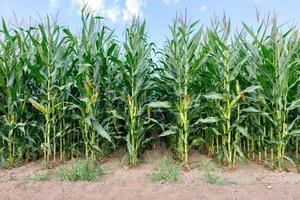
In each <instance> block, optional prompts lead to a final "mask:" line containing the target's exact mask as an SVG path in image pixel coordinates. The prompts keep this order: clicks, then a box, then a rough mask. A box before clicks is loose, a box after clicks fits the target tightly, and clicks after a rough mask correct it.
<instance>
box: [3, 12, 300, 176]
mask: <svg viewBox="0 0 300 200" xmlns="http://www.w3.org/2000/svg"><path fill="white" fill-rule="evenodd" d="M257 19H258V20H257V24H256V25H254V26H249V25H247V24H246V23H243V24H242V29H241V30H238V31H232V27H231V22H230V19H229V18H227V17H226V16H224V17H223V18H217V17H215V18H213V19H212V20H211V25H209V26H206V27H204V26H201V24H200V22H198V21H196V22H190V21H189V20H188V17H187V15H186V14H185V15H180V16H177V17H176V18H175V19H174V21H173V23H172V24H171V25H170V27H169V28H170V33H171V34H170V37H168V38H167V39H166V42H165V43H164V45H163V47H162V48H161V49H159V48H158V47H157V46H155V44H153V43H152V42H151V41H149V38H148V36H147V26H146V22H145V21H142V20H140V19H139V18H136V19H133V20H132V22H131V23H130V24H129V25H128V27H127V28H126V31H125V33H124V36H125V37H124V40H121V41H119V40H118V38H116V37H115V35H114V31H112V30H111V29H110V28H109V27H107V26H105V24H103V22H104V19H103V18H102V17H99V16H94V15H93V14H92V13H88V12H86V11H85V9H83V11H82V17H81V22H82V26H81V29H80V31H79V32H78V34H75V33H74V32H72V31H71V29H69V28H68V27H66V26H62V25H60V24H58V23H57V22H56V21H55V20H54V21H52V20H50V18H49V17H46V18H45V19H44V20H42V22H39V23H37V24H31V25H30V26H29V27H25V26H24V27H23V26H10V25H8V24H7V23H6V20H5V19H2V22H1V26H0V166H5V167H14V166H16V165H19V164H21V163H22V162H23V161H27V162H28V161H32V160H37V159H43V160H44V164H45V165H46V166H47V167H49V166H51V165H55V164H57V163H63V162H64V161H66V160H68V159H72V158H78V157H85V158H86V159H87V160H88V161H86V162H87V163H83V161H82V162H81V161H80V162H79V161H78V163H74V170H73V171H72V172H69V171H67V170H62V171H64V172H65V173H62V174H64V175H62V176H63V177H66V178H65V179H70V180H77V179H93V178H94V177H95V176H96V175H97V174H98V172H99V171H101V170H96V169H95V168H94V167H95V164H94V161H97V160H99V157H100V156H103V155H107V154H109V153H110V152H112V151H114V150H116V149H122V148H124V147H126V150H127V152H126V159H127V161H128V164H130V165H136V164H138V163H139V161H140V160H141V159H142V158H143V152H144V150H146V149H147V148H150V147H151V144H152V143H151V142H152V141H154V139H155V140H156V141H157V140H159V139H161V141H163V142H165V143H166V146H167V147H169V149H170V151H171V152H172V153H174V158H176V159H177V160H178V161H182V162H183V163H184V166H185V168H186V169H190V165H189V159H188V156H189V152H190V150H191V149H197V150H199V151H200V152H201V153H203V154H207V155H208V156H210V157H213V158H216V159H217V160H218V161H220V163H222V164H223V165H225V166H227V167H229V168H234V167H235V166H236V161H237V160H242V161H246V160H256V161H259V162H266V163H267V165H268V166H272V167H273V168H278V169H280V170H287V169H288V167H290V166H296V167H297V168H298V169H299V163H300V157H299V150H300V147H299V141H300V40H299V33H298V29H297V27H294V26H291V25H286V24H284V25H281V24H278V22H277V18H276V16H273V17H270V18H263V19H260V17H259V16H257ZM154 137H157V138H154ZM89 160H92V161H93V162H92V161H89ZM168 162H171V161H170V160H168V159H165V160H163V161H162V166H163V165H164V164H166V163H168ZM75 165H76V166H75ZM163 167H169V166H166V165H165V166H163ZM76 168H79V171H78V173H79V174H78V173H77V170H76ZM93 168H94V170H96V172H95V173H96V174H90V173H94V172H91V171H90V170H92V169H93ZM166 169H168V168H166ZM170 170H171V171H172V173H174V174H171V175H168V174H164V172H163V171H164V170H162V174H157V175H155V176H156V177H157V179H160V177H161V179H162V180H165V179H172V177H176V173H178V171H177V170H178V169H177V167H174V168H172V169H170ZM158 171H160V170H158ZM168 176H170V177H171V178H169V177H168ZM207 178H208V179H209V180H212V182H218V181H219V178H217V177H215V176H213V175H212V174H207Z"/></svg>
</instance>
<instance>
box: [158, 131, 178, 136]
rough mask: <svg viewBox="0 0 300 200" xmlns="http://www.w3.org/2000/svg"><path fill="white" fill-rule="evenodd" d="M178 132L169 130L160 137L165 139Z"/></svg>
mask: <svg viewBox="0 0 300 200" xmlns="http://www.w3.org/2000/svg"><path fill="white" fill-rule="evenodd" d="M175 133H176V132H175V131H173V130H167V131H165V132H163V133H162V134H160V135H159V137H164V136H168V135H173V134H175Z"/></svg>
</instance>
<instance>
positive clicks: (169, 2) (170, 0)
mask: <svg viewBox="0 0 300 200" xmlns="http://www.w3.org/2000/svg"><path fill="white" fill-rule="evenodd" d="M163 1H164V2H165V3H166V4H168V5H171V4H173V3H178V2H179V0H163Z"/></svg>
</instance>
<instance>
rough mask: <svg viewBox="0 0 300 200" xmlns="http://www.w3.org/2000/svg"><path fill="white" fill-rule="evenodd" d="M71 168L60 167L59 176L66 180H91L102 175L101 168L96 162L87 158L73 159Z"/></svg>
mask: <svg viewBox="0 0 300 200" xmlns="http://www.w3.org/2000/svg"><path fill="white" fill-rule="evenodd" d="M72 164H73V165H72V170H68V169H66V168H65V167H61V168H60V170H59V178H60V179H61V180H68V181H78V180H82V181H92V180H96V179H97V178H98V177H99V176H101V175H103V174H104V172H103V169H102V167H101V166H100V165H99V163H98V162H96V161H94V160H91V159H87V160H73V163H72Z"/></svg>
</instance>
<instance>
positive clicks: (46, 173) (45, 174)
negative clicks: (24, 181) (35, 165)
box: [30, 170, 51, 181]
mask: <svg viewBox="0 0 300 200" xmlns="http://www.w3.org/2000/svg"><path fill="white" fill-rule="evenodd" d="M50 175H51V171H50V170H42V171H39V172H37V173H36V174H34V175H32V176H31V177H30V179H31V180H33V181H47V180H49V178H50Z"/></svg>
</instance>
